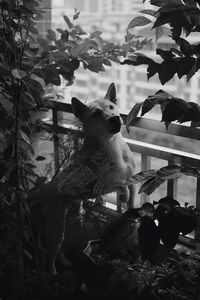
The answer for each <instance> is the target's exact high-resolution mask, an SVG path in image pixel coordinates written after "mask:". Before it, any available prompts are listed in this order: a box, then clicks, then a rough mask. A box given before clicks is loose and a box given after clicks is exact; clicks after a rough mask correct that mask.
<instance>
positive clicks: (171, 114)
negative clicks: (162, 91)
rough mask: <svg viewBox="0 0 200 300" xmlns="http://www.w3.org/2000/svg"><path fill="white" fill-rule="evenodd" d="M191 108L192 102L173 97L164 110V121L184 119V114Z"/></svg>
mask: <svg viewBox="0 0 200 300" xmlns="http://www.w3.org/2000/svg"><path fill="white" fill-rule="evenodd" d="M190 108H191V106H190V104H189V103H187V102H186V101H184V100H182V99H179V98H172V99H171V100H170V102H169V103H168V104H167V105H166V107H165V109H164V111H163V114H162V121H165V122H172V121H176V120H177V121H179V120H182V119H183V117H184V114H185V113H186V111H187V110H188V109H190Z"/></svg>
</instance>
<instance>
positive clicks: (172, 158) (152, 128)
mask: <svg viewBox="0 0 200 300" xmlns="http://www.w3.org/2000/svg"><path fill="white" fill-rule="evenodd" d="M47 106H48V107H49V109H50V110H51V113H52V124H51V125H48V126H50V127H51V128H53V130H54V132H55V135H54V139H53V143H54V159H55V168H57V166H58V165H59V151H58V150H59V149H58V143H57V141H58V140H57V135H58V134H67V133H68V132H69V129H68V128H66V126H63V125H59V124H58V114H59V113H60V112H61V113H72V107H71V105H70V104H67V103H62V102H53V101H50V100H47ZM122 118H123V119H124V120H125V119H126V115H123V114H122ZM132 126H133V127H136V128H140V129H146V130H148V131H149V132H157V133H163V134H166V135H171V136H177V137H184V138H188V139H192V140H195V141H199V140H200V129H198V128H191V127H188V126H185V125H184V126H183V125H178V124H171V125H170V126H169V128H168V130H167V131H166V129H165V125H164V124H163V123H161V122H159V121H155V120H151V119H146V118H139V117H137V118H136V119H135V122H134V123H133V124H132ZM125 140H126V142H127V143H128V145H129V146H130V148H131V150H132V151H133V152H136V153H139V154H140V155H141V166H140V169H141V170H149V169H150V168H151V159H152V158H157V159H162V160H165V161H166V162H167V164H168V165H170V164H174V163H178V164H184V165H189V166H192V167H199V168H200V155H196V154H191V153H189V152H184V151H180V150H175V149H172V148H168V147H162V146H158V145H154V144H150V143H146V142H141V141H137V140H134V139H129V138H125ZM177 183H178V179H177V178H174V179H170V180H168V182H167V195H170V196H173V197H174V198H177ZM195 190H196V195H195V197H196V198H195V204H196V208H197V209H200V179H199V178H197V180H196V189H195ZM146 201H148V196H146V195H145V194H144V193H142V194H141V196H140V202H141V204H142V203H144V202H146ZM117 207H118V208H119V210H120V205H118V206H117ZM197 232H200V230H199V228H198V230H197ZM198 236H200V235H199V234H198Z"/></svg>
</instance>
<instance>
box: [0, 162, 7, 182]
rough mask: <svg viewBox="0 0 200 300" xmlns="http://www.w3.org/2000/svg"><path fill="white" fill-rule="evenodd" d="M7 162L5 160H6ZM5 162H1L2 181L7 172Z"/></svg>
mask: <svg viewBox="0 0 200 300" xmlns="http://www.w3.org/2000/svg"><path fill="white" fill-rule="evenodd" d="M4 160H5V158H4ZM4 160H2V159H1V160H0V180H1V179H2V177H3V176H4V175H5V172H6V163H5V161H4Z"/></svg>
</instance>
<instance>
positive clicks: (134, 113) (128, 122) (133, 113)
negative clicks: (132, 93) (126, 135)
mask: <svg viewBox="0 0 200 300" xmlns="http://www.w3.org/2000/svg"><path fill="white" fill-rule="evenodd" d="M142 104H143V103H142V102H140V103H136V104H135V105H134V106H133V108H132V109H131V111H130V112H129V114H128V116H127V118H126V130H127V131H128V132H129V127H130V126H131V125H132V123H133V121H134V120H135V118H136V117H137V115H138V113H139V111H140V108H141V106H142Z"/></svg>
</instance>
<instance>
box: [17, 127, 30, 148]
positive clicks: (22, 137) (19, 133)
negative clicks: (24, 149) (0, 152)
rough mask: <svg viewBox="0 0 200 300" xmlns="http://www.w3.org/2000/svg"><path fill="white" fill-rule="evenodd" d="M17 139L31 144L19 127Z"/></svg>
mask: <svg viewBox="0 0 200 300" xmlns="http://www.w3.org/2000/svg"><path fill="white" fill-rule="evenodd" d="M18 139H19V140H21V141H23V142H24V143H26V144H27V145H29V146H31V142H30V140H29V138H28V136H27V135H26V133H25V132H24V131H22V130H21V129H19V130H18Z"/></svg>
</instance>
